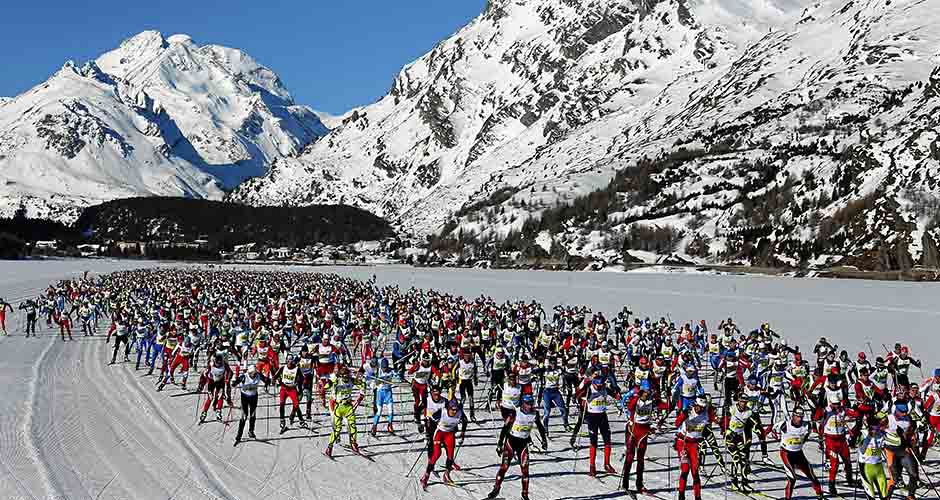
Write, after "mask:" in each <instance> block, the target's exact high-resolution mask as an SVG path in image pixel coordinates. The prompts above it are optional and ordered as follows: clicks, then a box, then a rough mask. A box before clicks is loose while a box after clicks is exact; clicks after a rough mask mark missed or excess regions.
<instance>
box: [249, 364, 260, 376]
mask: <svg viewBox="0 0 940 500" xmlns="http://www.w3.org/2000/svg"><path fill="white" fill-rule="evenodd" d="M257 373H258V367H257V366H255V365H248V375H251V376H252V377H254V376H255V375H256V374H257Z"/></svg>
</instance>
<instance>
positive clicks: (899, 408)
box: [894, 401, 908, 413]
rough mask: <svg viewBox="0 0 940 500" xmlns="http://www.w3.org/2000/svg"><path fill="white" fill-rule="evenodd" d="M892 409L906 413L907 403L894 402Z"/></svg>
mask: <svg viewBox="0 0 940 500" xmlns="http://www.w3.org/2000/svg"><path fill="white" fill-rule="evenodd" d="M894 411H896V412H898V413H907V411H908V407H907V403H903V402H901V401H898V402H897V403H894Z"/></svg>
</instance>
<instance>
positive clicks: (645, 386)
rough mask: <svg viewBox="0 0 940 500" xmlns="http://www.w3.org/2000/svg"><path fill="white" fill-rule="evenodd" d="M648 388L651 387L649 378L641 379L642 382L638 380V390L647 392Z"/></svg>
mask: <svg viewBox="0 0 940 500" xmlns="http://www.w3.org/2000/svg"><path fill="white" fill-rule="evenodd" d="M650 389H651V387H650V381H649V380H643V381H642V382H640V390H641V391H647V392H649V390H650Z"/></svg>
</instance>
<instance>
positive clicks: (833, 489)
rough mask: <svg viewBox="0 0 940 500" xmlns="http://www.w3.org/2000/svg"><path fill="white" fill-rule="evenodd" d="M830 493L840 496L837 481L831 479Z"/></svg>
mask: <svg viewBox="0 0 940 500" xmlns="http://www.w3.org/2000/svg"><path fill="white" fill-rule="evenodd" d="M829 494H830V495H832V496H834V497H835V496H839V492H838V491H836V483H835V481H829Z"/></svg>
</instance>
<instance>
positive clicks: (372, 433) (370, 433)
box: [369, 425, 377, 437]
mask: <svg viewBox="0 0 940 500" xmlns="http://www.w3.org/2000/svg"><path fill="white" fill-rule="evenodd" d="M376 432H377V431H376V426H374V425H373V426H372V429H371V430H370V431H369V435H370V436H372V437H375V435H376Z"/></svg>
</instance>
